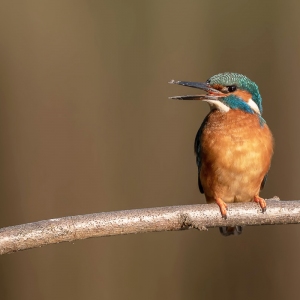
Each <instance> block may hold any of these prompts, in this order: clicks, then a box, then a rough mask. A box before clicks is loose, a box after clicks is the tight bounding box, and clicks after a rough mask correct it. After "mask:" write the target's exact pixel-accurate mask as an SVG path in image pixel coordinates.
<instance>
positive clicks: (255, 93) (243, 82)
mask: <svg viewBox="0 0 300 300" xmlns="http://www.w3.org/2000/svg"><path fill="white" fill-rule="evenodd" d="M207 83H208V84H210V85H214V84H218V85H222V86H231V85H235V86H236V87H237V88H238V89H240V90H245V91H247V92H249V93H250V94H251V95H252V100H253V101H254V102H255V103H256V104H257V106H258V108H259V111H260V113H261V114H262V110H263V109H262V98H261V96H260V93H259V90H258V86H257V85H256V83H254V82H253V81H251V80H250V79H249V78H248V77H246V76H244V75H241V74H238V73H229V72H227V73H220V74H217V75H214V76H212V77H211V78H209V79H208V80H207Z"/></svg>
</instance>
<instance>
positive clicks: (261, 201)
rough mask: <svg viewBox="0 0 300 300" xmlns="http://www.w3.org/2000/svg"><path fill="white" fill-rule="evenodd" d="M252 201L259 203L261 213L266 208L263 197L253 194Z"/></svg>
mask: <svg viewBox="0 0 300 300" xmlns="http://www.w3.org/2000/svg"><path fill="white" fill-rule="evenodd" d="M253 201H254V202H256V203H258V204H259V206H260V207H261V210H262V212H263V213H264V212H265V211H266V210H267V203H266V201H265V199H263V198H261V197H259V196H258V195H255V196H254V198H253Z"/></svg>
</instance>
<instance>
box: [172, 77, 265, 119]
mask: <svg viewBox="0 0 300 300" xmlns="http://www.w3.org/2000/svg"><path fill="white" fill-rule="evenodd" d="M169 83H171V84H179V85H183V86H188V87H192V88H197V89H201V90H204V91H206V92H207V94H206V95H186V96H174V97H170V98H171V99H181V100H202V101H205V102H208V104H209V105H210V106H211V108H212V109H217V110H220V111H222V112H227V111H229V110H230V109H240V110H243V111H245V112H248V113H256V114H258V115H261V114H262V104H261V102H262V99H261V96H260V93H259V90H258V86H257V85H256V84H255V83H254V82H253V81H251V80H250V79H249V78H247V77H246V76H244V75H241V74H237V73H220V74H217V75H214V76H212V77H211V78H209V79H208V80H207V81H206V82H189V81H175V80H172V81H170V82H169Z"/></svg>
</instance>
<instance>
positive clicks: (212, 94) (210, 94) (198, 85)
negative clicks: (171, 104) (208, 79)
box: [169, 80, 224, 100]
mask: <svg viewBox="0 0 300 300" xmlns="http://www.w3.org/2000/svg"><path fill="white" fill-rule="evenodd" d="M169 83H170V84H179V85H183V86H188V87H191V88H195V89H200V90H203V91H205V92H207V94H206V95H185V96H173V97H169V99H177V100H218V98H220V97H224V94H223V93H222V92H220V91H218V90H216V89H213V88H212V87H210V86H209V84H207V83H205V82H189V81H175V80H171V81H170V82H169Z"/></svg>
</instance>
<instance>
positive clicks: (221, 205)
mask: <svg viewBox="0 0 300 300" xmlns="http://www.w3.org/2000/svg"><path fill="white" fill-rule="evenodd" d="M215 201H216V203H217V204H218V206H219V208H220V212H221V215H222V218H224V219H225V220H226V219H227V205H226V203H225V202H224V201H223V200H222V199H221V198H216V199H215Z"/></svg>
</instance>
